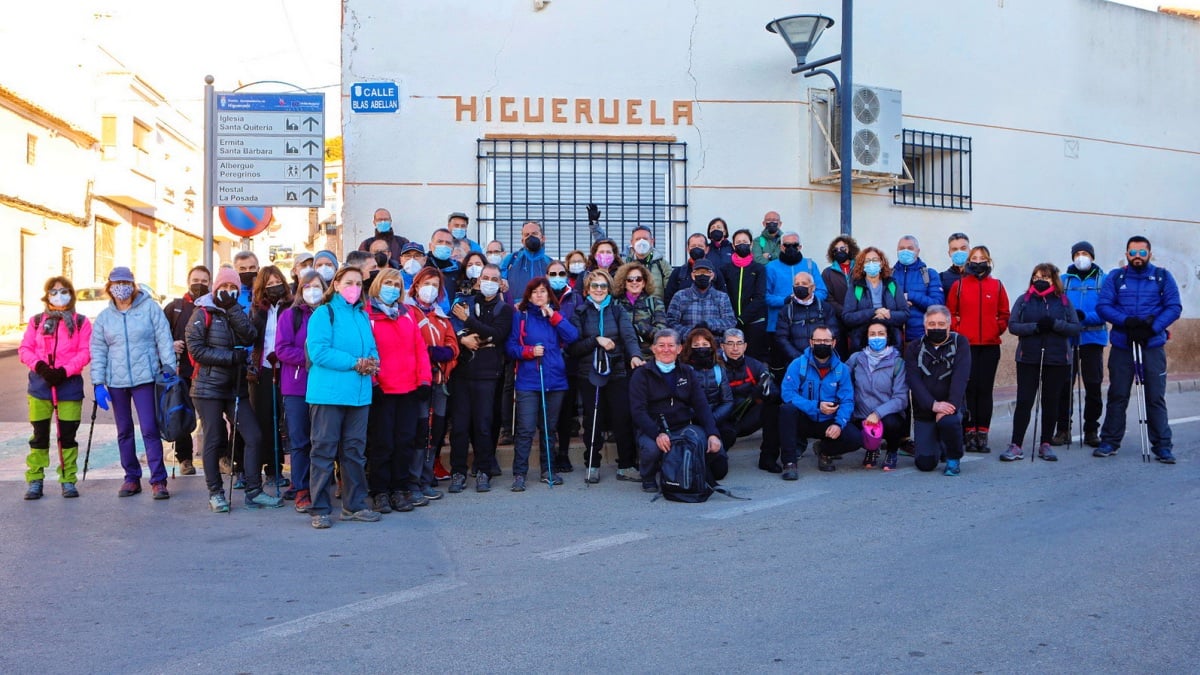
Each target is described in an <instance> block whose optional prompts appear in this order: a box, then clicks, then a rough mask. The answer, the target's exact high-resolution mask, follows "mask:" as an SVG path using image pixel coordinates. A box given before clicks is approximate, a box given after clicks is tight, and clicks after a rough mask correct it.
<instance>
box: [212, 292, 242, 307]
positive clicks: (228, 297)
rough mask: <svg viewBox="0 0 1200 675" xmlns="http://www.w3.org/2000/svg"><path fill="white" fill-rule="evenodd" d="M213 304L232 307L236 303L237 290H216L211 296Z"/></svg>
mask: <svg viewBox="0 0 1200 675" xmlns="http://www.w3.org/2000/svg"><path fill="white" fill-rule="evenodd" d="M213 304H214V305H216V306H217V307H220V308H221V309H232V308H233V307H235V306H237V304H238V292H237V291H228V290H226V291H217V293H216V295H214V296H213Z"/></svg>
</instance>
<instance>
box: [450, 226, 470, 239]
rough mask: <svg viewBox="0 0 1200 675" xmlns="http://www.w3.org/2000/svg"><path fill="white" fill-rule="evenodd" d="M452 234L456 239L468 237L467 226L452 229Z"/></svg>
mask: <svg viewBox="0 0 1200 675" xmlns="http://www.w3.org/2000/svg"><path fill="white" fill-rule="evenodd" d="M450 235H451V236H452V237H454V238H455V239H466V238H467V228H465V227H456V228H454V229H453V230H450Z"/></svg>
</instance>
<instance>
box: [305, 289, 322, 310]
mask: <svg viewBox="0 0 1200 675" xmlns="http://www.w3.org/2000/svg"><path fill="white" fill-rule="evenodd" d="M323 295H325V291H323V290H321V289H320V288H317V287H316V286H305V287H304V291H303V296H304V301H305V302H307V303H308V304H310V305H316V304H318V303H320V302H321V297H322V296H323Z"/></svg>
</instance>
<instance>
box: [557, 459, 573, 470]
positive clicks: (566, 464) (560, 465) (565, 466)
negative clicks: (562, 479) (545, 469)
mask: <svg viewBox="0 0 1200 675" xmlns="http://www.w3.org/2000/svg"><path fill="white" fill-rule="evenodd" d="M574 470H575V467H574V465H572V464H571V460H569V459H566V458H565V457H564V458H563V459H562V460H561V461H558V462H555V463H554V473H571V472H572V471H574Z"/></svg>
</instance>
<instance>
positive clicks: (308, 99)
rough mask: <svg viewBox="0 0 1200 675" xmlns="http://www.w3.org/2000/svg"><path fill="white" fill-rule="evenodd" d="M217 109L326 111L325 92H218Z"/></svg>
mask: <svg viewBox="0 0 1200 675" xmlns="http://www.w3.org/2000/svg"><path fill="white" fill-rule="evenodd" d="M217 110H239V111H243V112H324V110H325V95H324V94H249V93H237V94H233V93H221V94H217Z"/></svg>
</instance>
